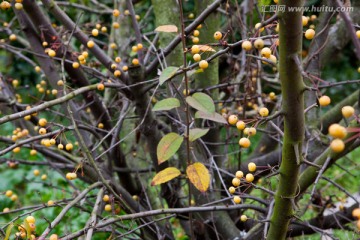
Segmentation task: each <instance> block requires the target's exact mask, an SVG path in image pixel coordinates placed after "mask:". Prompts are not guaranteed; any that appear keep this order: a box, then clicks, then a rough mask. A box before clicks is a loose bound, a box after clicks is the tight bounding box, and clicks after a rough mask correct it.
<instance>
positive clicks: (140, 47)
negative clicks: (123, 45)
mask: <svg viewBox="0 0 360 240" xmlns="http://www.w3.org/2000/svg"><path fill="white" fill-rule="evenodd" d="M136 47H137V49H138V50H141V49H143V47H144V46H143V45H142V44H141V43H138V44H137V45H136Z"/></svg>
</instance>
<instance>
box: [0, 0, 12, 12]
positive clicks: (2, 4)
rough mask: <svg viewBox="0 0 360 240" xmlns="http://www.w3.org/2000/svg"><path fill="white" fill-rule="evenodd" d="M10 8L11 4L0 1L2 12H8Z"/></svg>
mask: <svg viewBox="0 0 360 240" xmlns="http://www.w3.org/2000/svg"><path fill="white" fill-rule="evenodd" d="M10 7H11V4H10V3H9V2H8V1H2V2H1V4H0V8H1V9H2V10H8V9H9V8H10Z"/></svg>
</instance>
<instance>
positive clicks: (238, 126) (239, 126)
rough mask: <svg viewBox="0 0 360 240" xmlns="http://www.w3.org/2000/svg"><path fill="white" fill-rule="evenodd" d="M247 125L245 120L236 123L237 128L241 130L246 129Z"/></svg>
mask: <svg viewBox="0 0 360 240" xmlns="http://www.w3.org/2000/svg"><path fill="white" fill-rule="evenodd" d="M245 127H246V124H245V122H243V121H238V122H237V123H236V128H237V129H238V130H240V131H242V130H244V129H245Z"/></svg>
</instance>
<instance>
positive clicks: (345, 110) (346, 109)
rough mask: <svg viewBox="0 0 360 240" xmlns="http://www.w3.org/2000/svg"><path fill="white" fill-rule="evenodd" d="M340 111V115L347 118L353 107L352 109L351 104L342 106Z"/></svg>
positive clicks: (352, 111) (353, 110)
mask: <svg viewBox="0 0 360 240" xmlns="http://www.w3.org/2000/svg"><path fill="white" fill-rule="evenodd" d="M341 113H342V115H343V117H344V118H349V117H351V116H352V115H354V113H355V109H354V108H353V107H352V106H344V107H343V108H342V109H341Z"/></svg>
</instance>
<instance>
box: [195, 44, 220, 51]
mask: <svg viewBox="0 0 360 240" xmlns="http://www.w3.org/2000/svg"><path fill="white" fill-rule="evenodd" d="M198 46H199V48H200V51H203V52H216V51H215V49H213V48H212V47H210V46H207V45H198Z"/></svg>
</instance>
